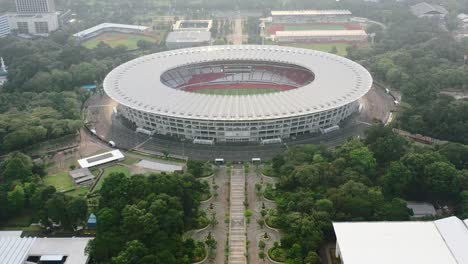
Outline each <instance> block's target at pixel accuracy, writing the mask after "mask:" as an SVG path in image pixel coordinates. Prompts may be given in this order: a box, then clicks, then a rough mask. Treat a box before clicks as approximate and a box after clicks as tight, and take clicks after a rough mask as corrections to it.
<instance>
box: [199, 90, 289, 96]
mask: <svg viewBox="0 0 468 264" xmlns="http://www.w3.org/2000/svg"><path fill="white" fill-rule="evenodd" d="M279 91H281V90H280V89H205V90H197V91H194V93H201V94H211V95H254V94H267V93H275V92H279Z"/></svg>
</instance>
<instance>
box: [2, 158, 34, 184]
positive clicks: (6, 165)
mask: <svg viewBox="0 0 468 264" xmlns="http://www.w3.org/2000/svg"><path fill="white" fill-rule="evenodd" d="M32 168H33V163H32V160H31V158H30V157H29V156H26V155H24V154H23V153H21V152H13V153H11V154H9V155H8V156H7V157H6V159H5V160H4V161H2V163H0V179H4V180H7V181H13V180H21V181H24V180H26V179H27V178H29V177H31V176H32Z"/></svg>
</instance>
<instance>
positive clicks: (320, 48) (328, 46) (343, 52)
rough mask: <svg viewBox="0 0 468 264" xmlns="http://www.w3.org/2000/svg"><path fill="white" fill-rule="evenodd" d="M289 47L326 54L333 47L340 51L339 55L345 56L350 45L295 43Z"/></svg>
mask: <svg viewBox="0 0 468 264" xmlns="http://www.w3.org/2000/svg"><path fill="white" fill-rule="evenodd" d="M287 46H291V47H296V48H303V49H312V50H318V51H324V52H330V50H331V49H332V48H333V46H335V47H336V49H337V50H338V53H337V54H338V55H341V56H345V55H346V54H347V53H348V52H347V51H346V48H347V47H349V46H350V44H348V43H294V44H288V45H287Z"/></svg>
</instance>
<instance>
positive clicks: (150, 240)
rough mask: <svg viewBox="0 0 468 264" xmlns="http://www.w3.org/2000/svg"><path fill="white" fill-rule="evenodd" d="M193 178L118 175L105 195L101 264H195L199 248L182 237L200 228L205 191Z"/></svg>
mask: <svg viewBox="0 0 468 264" xmlns="http://www.w3.org/2000/svg"><path fill="white" fill-rule="evenodd" d="M206 191H208V186H207V185H206V183H201V182H199V181H197V180H196V179H195V177H193V176H192V175H190V174H183V175H182V174H171V175H167V174H153V175H150V176H144V175H134V176H132V177H131V178H128V177H127V176H125V175H123V174H112V175H111V176H109V177H108V178H106V179H105V182H104V184H103V186H102V189H101V191H100V195H101V198H100V202H99V211H98V212H97V220H98V226H97V234H96V238H95V239H94V240H93V241H92V243H91V245H90V248H89V250H90V253H91V256H92V258H93V260H94V261H95V262H97V263H177V264H179V263H192V260H193V256H194V250H195V248H196V246H195V244H194V241H193V240H186V241H183V240H182V237H181V236H182V234H183V233H184V232H185V231H187V230H189V229H191V228H193V227H195V225H196V218H197V217H198V216H199V212H198V206H199V204H200V197H201V195H202V193H203V192H206Z"/></svg>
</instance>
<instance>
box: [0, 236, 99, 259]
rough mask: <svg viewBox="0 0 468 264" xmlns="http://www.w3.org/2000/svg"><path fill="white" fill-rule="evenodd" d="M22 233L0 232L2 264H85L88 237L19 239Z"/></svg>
mask: <svg viewBox="0 0 468 264" xmlns="http://www.w3.org/2000/svg"><path fill="white" fill-rule="evenodd" d="M21 233H22V231H0V261H1V263H2V264H25V263H28V264H35V263H62V264H86V263H88V259H89V256H88V255H87V254H86V252H85V249H86V246H87V245H88V242H89V241H90V240H91V239H92V238H89V237H71V238H48V237H44V238H38V237H21Z"/></svg>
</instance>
